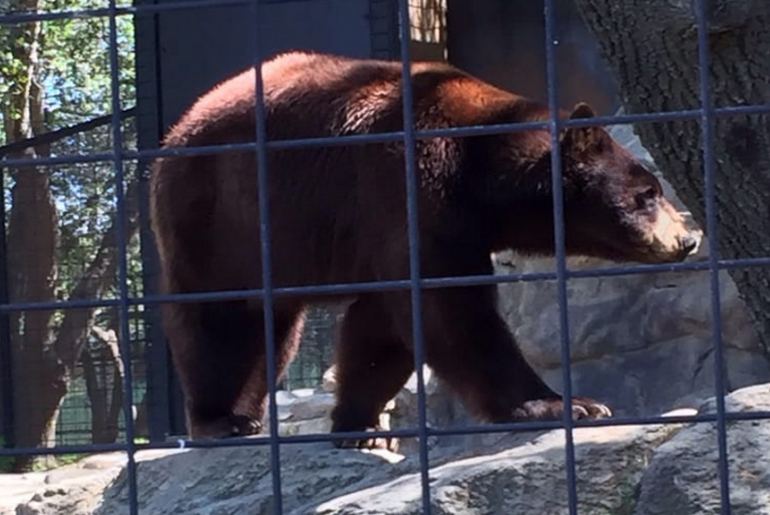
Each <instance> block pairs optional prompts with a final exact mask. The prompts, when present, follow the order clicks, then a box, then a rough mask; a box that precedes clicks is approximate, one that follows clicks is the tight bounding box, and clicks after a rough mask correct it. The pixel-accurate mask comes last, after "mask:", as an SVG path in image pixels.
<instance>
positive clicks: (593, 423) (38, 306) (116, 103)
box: [0, 0, 770, 514]
mask: <svg viewBox="0 0 770 515" xmlns="http://www.w3.org/2000/svg"><path fill="white" fill-rule="evenodd" d="M281 1H282V0H272V1H271V0H262V1H260V0H199V1H192V0H190V1H183V2H173V3H164V4H157V5H139V6H133V7H123V6H118V5H116V1H115V0H110V3H109V7H108V8H105V9H89V10H82V11H61V12H45V13H15V14H5V15H0V25H8V24H17V23H25V22H32V21H44V20H60V19H75V18H84V17H94V16H100V17H107V18H109V39H110V64H111V82H112V92H111V94H112V111H113V114H112V119H111V122H112V135H113V149H112V152H109V153H98V154H88V155H69V156H55V157H49V158H41V159H27V158H14V159H5V160H3V161H0V165H2V166H4V167H13V168H20V167H27V166H32V165H53V164H63V163H84V162H94V161H112V162H113V164H114V169H115V181H116V192H117V195H116V197H117V198H116V201H117V209H118V213H119V219H121V220H122V218H123V217H124V212H125V206H124V181H123V167H124V162H125V161H126V160H130V159H138V158H142V159H149V158H154V157H159V156H165V155H201V154H214V153H224V152H230V151H244V150H247V151H255V152H256V154H257V162H258V167H257V170H255V181H257V183H258V189H259V209H260V241H261V250H262V252H261V255H262V260H263V267H262V270H263V276H262V280H263V283H262V284H263V287H262V288H258V289H249V290H238V291H219V292H206V293H191V294H173V295H151V296H141V297H132V296H130V295H129V292H128V289H127V285H126V273H127V262H126V239H125V234H123V232H122V231H120V232H119V237H118V247H119V252H120V263H119V281H120V288H119V295H118V296H117V297H115V298H101V299H86V300H67V301H52V302H26V303H13V304H2V305H0V312H10V311H19V310H50V309H67V308H89V307H90V308H93V307H100V306H111V307H115V308H117V309H118V310H119V313H120V342H121V345H122V352H121V357H122V359H123V360H124V366H125V377H124V392H125V396H124V401H123V409H124V414H125V421H126V428H125V433H126V442H125V443H115V444H93V445H69V446H58V447H53V448H4V449H0V456H19V455H46V454H51V455H58V454H68V453H96V452H112V451H125V452H126V453H127V455H128V464H127V467H128V470H127V472H128V479H129V483H128V486H129V508H130V512H131V513H132V514H135V513H138V497H137V478H136V474H137V470H136V461H135V454H136V452H137V451H139V450H144V449H167V448H176V447H179V446H184V447H188V448H201V447H206V448H209V447H233V446H259V445H268V446H270V449H271V472H272V480H273V495H274V503H273V509H274V512H275V513H277V514H280V513H282V495H281V491H282V483H281V467H280V449H281V446H282V445H289V444H297V443H309V442H329V441H334V440H338V439H350V438H372V437H417V438H418V439H419V463H420V478H421V482H422V506H423V511H424V512H425V513H429V512H430V510H431V501H430V494H431V492H430V485H429V481H428V478H429V467H430V463H429V455H428V442H427V440H428V437H430V436H442V435H459V434H479V433H493V432H509V431H533V430H543V429H557V428H562V429H565V435H566V445H565V453H566V474H567V478H566V479H567V485H568V506H569V512H570V513H571V514H576V513H577V511H578V510H577V505H578V504H577V491H576V481H575V450H574V445H573V431H574V429H575V428H581V427H607V426H620V425H632V424H677V423H692V422H711V423H714V422H715V423H716V425H717V432H718V449H719V461H718V472H719V478H720V491H721V501H722V503H721V511H722V513H723V514H729V513H730V491H729V478H728V466H727V444H726V422H727V421H738V420H760V419H770V412H751V413H728V412H726V410H725V403H724V384H723V377H722V371H723V366H724V355H723V354H724V353H723V347H724V344H723V342H722V338H721V320H720V315H721V313H720V291H719V283H718V274H719V271H720V270H724V269H731V268H736V267H756V266H768V265H770V257H762V258H751V259H725V260H723V259H720V258H719V255H718V248H717V242H718V238H717V234H716V233H717V221H716V212H715V205H714V203H715V187H714V182H715V180H714V175H715V158H714V150H713V138H714V123H715V120H716V119H717V118H718V117H722V116H731V115H746V114H770V105H755V106H735V107H724V108H715V107H714V105H713V102H712V99H711V92H710V78H709V75H708V70H709V66H708V65H709V61H710V56H709V49H708V44H707V25H708V20H707V15H706V10H705V4H706V2H705V0H697V1H696V2H694V6H695V9H696V15H697V29H698V42H699V50H698V55H699V63H698V64H699V70H700V72H699V73H700V102H701V107H700V108H699V109H691V110H683V111H671V112H657V113H648V114H635V115H624V116H598V117H594V118H590V119H580V120H560V119H559V118H558V98H557V89H558V83H559V79H558V75H557V70H556V63H555V48H556V46H557V45H558V34H557V33H556V27H555V20H556V18H555V13H554V4H555V0H545V11H544V15H545V27H546V31H545V41H544V44H545V45H546V61H547V62H546V70H547V84H548V107H549V112H550V119H549V120H547V121H543V122H526V123H512V124H499V125H491V126H469V127H454V128H449V129H437V130H424V131H418V130H416V129H415V127H414V119H413V113H412V109H411V108H412V102H413V92H412V86H411V81H410V80H409V76H410V73H409V70H410V63H411V60H410V55H409V45H408V44H406V43H407V42H408V41H409V37H410V34H409V27H410V24H409V22H408V16H409V11H408V0H394V1H397V3H398V12H399V16H400V20H401V23H400V29H399V30H400V35H401V42H402V44H401V60H402V71H403V77H404V79H405V80H403V81H402V88H403V91H402V94H403V99H404V102H403V122H404V124H403V126H404V129H403V130H402V131H395V132H390V133H380V134H367V135H354V136H343V137H322V138H305V139H294V140H280V141H275V140H274V141H267V138H266V127H265V118H266V115H265V106H264V99H263V95H262V93H263V85H262V78H261V77H262V75H261V68H260V63H261V55H260V52H259V48H260V35H259V32H258V30H256V43H257V45H256V48H257V52H256V55H255V58H254V66H255V69H256V71H257V73H256V84H255V89H256V110H255V116H256V129H257V130H256V132H257V134H256V140H255V141H254V142H252V143H239V144H230V145H221V146H210V147H196V148H172V149H153V150H140V151H128V150H125V149H124V148H123V145H122V135H121V129H120V121H121V112H122V111H121V101H120V96H119V90H118V63H117V57H118V54H117V34H116V17H118V16H126V15H138V14H147V13H157V12H161V11H172V10H180V9H195V8H205V7H213V6H216V7H220V8H223V7H229V6H244V5H249V6H251V8H252V13H253V15H254V17H255V23H254V27H255V29H256V28H257V27H258V26H259V24H258V23H256V19H257V18H258V17H259V12H260V6H261V5H264V4H270V3H280V2H281ZM283 1H286V0H283ZM672 120H696V121H700V122H701V124H702V135H701V138H702V141H703V148H704V152H703V161H704V180H705V198H706V212H707V223H706V230H707V233H708V235H709V256H708V260H707V261H705V262H688V263H675V264H657V265H630V266H612V267H602V268H594V269H588V270H570V269H569V268H568V267H567V264H566V252H565V242H564V208H563V199H562V188H561V184H562V181H561V172H562V170H561V164H562V163H561V156H560V153H559V152H552V153H551V160H552V161H551V165H552V181H553V214H554V221H555V227H554V239H555V243H556V245H555V248H556V270H555V271H554V272H539V273H523V274H509V275H503V276H492V275H481V276H478V275H477V276H463V277H439V278H428V279H424V278H422V277H421V275H420V261H419V252H420V239H419V232H418V220H417V208H416V203H417V187H418V186H417V185H418V182H417V172H416V162H415V145H416V142H417V141H418V140H419V139H424V138H433V137H439V136H441V137H462V136H475V135H482V134H501V133H510V132H521V131H528V130H535V129H540V130H542V129H547V130H549V131H550V134H551V142H552V145H553V148H557V147H558V145H559V132H560V131H562V130H563V129H565V128H567V127H587V126H600V125H613V124H628V123H646V122H666V121H672ZM382 142H402V143H403V144H404V148H405V152H404V157H405V177H406V185H407V205H406V206H405V209H406V210H407V220H408V241H409V253H410V259H409V265H410V271H409V278H408V279H404V280H392V281H380V282H362V283H346V284H324V285H312V286H297V287H273V284H272V281H271V263H270V220H269V205H268V198H267V184H268V182H269V177H270V170H269V168H268V166H267V152H268V150H270V149H290V148H306V147H318V146H333V145H355V144H369V143H382ZM118 227H121V228H122V227H123V223H119V224H118ZM687 270H691V271H695V270H700V271H705V270H708V271H709V273H710V278H711V283H710V286H711V306H712V308H711V313H712V317H713V320H714V324H713V342H714V349H715V360H714V367H715V370H714V374H715V378H716V379H715V395H716V399H717V403H716V408H717V409H716V413H715V414H699V415H694V416H671V417H662V416H645V417H621V418H610V419H601V420H578V421H573V419H572V417H571V413H572V410H571V405H572V401H571V374H570V367H569V362H570V350H569V349H570V335H569V319H568V309H567V289H566V284H567V281H568V280H569V279H571V278H579V277H605V276H620V275H634V274H645V273H653V272H675V271H687ZM544 280H547V281H554V280H555V281H556V282H557V284H558V290H557V292H558V304H559V309H560V319H559V322H560V329H561V358H562V363H563V364H564V366H563V376H562V379H563V385H564V386H563V388H564V391H563V395H564V405H565V409H564V416H563V419H562V420H561V421H537V422H517V423H501V424H479V425H473V426H467V427H463V428H449V429H446V428H432V427H428V425H427V423H426V393H425V387H424V383H423V377H422V370H423V367H422V365H423V363H424V361H425V359H424V341H423V333H422V320H421V294H422V290H423V289H427V288H446V287H461V286H473V285H490V284H498V283H510V282H528V281H544ZM386 290H409V291H410V294H411V301H412V302H411V306H412V309H411V317H412V330H413V344H414V361H415V370H416V373H417V376H418V381H417V384H418V390H417V396H418V427H417V428H414V429H402V430H393V431H376V432H347V433H330V434H305V435H293V436H282V435H279V433H278V424H277V423H276V422H277V420H278V417H277V404H276V402H275V400H276V399H275V395H276V381H275V380H276V370H275V341H274V332H275V331H274V326H273V316H272V314H273V302H274V300H275V299H276V298H279V297H285V296H294V295H306V294H311V293H312V294H340V293H361V292H371V291H386ZM244 298H259V299H262V301H263V307H264V314H265V326H264V331H265V337H266V347H267V352H266V355H267V363H268V366H267V375H268V387H269V400H270V404H269V406H270V409H269V417H270V422H271V423H270V433H269V434H268V435H265V436H258V437H249V438H229V439H224V440H215V441H211V440H200V441H195V440H191V441H187V440H180V441H178V442H150V443H146V444H138V443H136V442H135V441H134V427H133V418H132V404H133V399H132V391H133V388H132V375H131V363H130V352H128V348H126V346H127V345H128V342H129V338H128V336H129V326H128V323H129V308H130V306H133V305H137V304H157V303H163V302H200V301H205V300H232V299H244Z"/></svg>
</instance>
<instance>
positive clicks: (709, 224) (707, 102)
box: [693, 0, 732, 515]
mask: <svg viewBox="0 0 770 515" xmlns="http://www.w3.org/2000/svg"><path fill="white" fill-rule="evenodd" d="M693 7H694V9H695V11H696V12H695V17H696V20H697V25H698V70H699V77H698V79H699V86H700V103H701V113H702V115H701V120H700V121H701V141H702V144H703V157H702V159H703V172H704V197H705V203H706V233H707V234H708V249H709V256H708V262H709V273H710V280H711V281H710V283H711V284H710V286H711V320H712V338H713V342H714V389H715V396H716V409H717V421H716V425H717V444H718V447H719V462H718V472H719V493H720V496H721V508H722V509H721V512H722V515H730V513H731V511H732V509H731V507H730V475H729V474H730V472H729V468H728V466H727V427H726V424H725V397H724V395H725V391H724V375H723V374H724V365H725V362H724V344H723V341H722V306H721V300H720V291H719V264H718V262H719V232H718V231H719V229H718V226H717V212H716V210H717V204H716V189H715V182H716V177H715V175H716V166H715V165H716V160H715V157H714V124H715V121H716V120H715V119H714V113H713V110H714V105H713V98H712V96H711V58H710V56H709V40H708V24H709V21H708V12H707V11H706V4H705V2H704V1H703V0H698V1H697V2H696V3H695V4H693Z"/></svg>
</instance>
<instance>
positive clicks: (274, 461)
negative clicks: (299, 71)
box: [251, 0, 283, 515]
mask: <svg viewBox="0 0 770 515" xmlns="http://www.w3.org/2000/svg"><path fill="white" fill-rule="evenodd" d="M251 6H252V8H253V10H254V25H255V27H254V96H255V99H254V100H255V102H254V115H255V118H256V129H257V130H256V135H255V138H256V145H257V188H258V196H259V199H258V201H259V241H260V251H261V255H262V291H263V295H262V309H263V313H264V317H265V328H264V329H265V361H266V367H265V368H266V369H267V388H268V398H269V403H268V414H269V418H270V464H271V470H270V473H271V477H272V482H273V513H275V514H276V515H281V514H282V513H283V496H282V494H281V448H280V440H279V439H278V403H277V402H276V397H275V390H276V383H277V374H276V370H275V361H276V360H275V346H276V342H275V322H274V320H273V311H274V310H273V271H272V256H271V245H270V204H269V202H270V192H269V189H268V188H269V170H268V167H267V126H266V116H267V114H266V112H265V98H264V83H263V82H262V55H261V50H262V41H261V34H262V30H261V26H260V24H261V22H262V20H261V18H260V15H259V13H260V8H259V7H260V0H252V4H251Z"/></svg>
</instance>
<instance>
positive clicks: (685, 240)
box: [679, 234, 698, 255]
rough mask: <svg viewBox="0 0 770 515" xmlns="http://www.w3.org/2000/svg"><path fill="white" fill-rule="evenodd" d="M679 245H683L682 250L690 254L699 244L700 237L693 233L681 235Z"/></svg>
mask: <svg viewBox="0 0 770 515" xmlns="http://www.w3.org/2000/svg"><path fill="white" fill-rule="evenodd" d="M679 245H680V246H681V247H682V252H683V253H685V254H686V255H687V254H690V252H692V251H693V250H694V249H695V247H697V246H698V238H696V237H695V236H693V235H692V234H688V235H686V236H681V237H680V238H679Z"/></svg>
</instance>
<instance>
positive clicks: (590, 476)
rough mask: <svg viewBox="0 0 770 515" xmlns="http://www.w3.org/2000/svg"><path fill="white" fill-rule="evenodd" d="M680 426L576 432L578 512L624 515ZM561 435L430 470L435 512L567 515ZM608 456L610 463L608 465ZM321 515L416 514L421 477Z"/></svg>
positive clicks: (337, 502)
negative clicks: (659, 449)
mask: <svg viewBox="0 0 770 515" xmlns="http://www.w3.org/2000/svg"><path fill="white" fill-rule="evenodd" d="M678 428H679V426H676V425H668V426H666V425H658V426H649V427H633V426H626V427H616V428H602V429H597V428H595V429H581V430H579V431H576V432H575V433H574V443H575V463H576V468H577V492H578V512H580V513H591V514H596V515H600V514H608V515H609V514H617V513H627V512H628V511H629V508H630V507H632V506H633V503H634V488H635V485H636V484H637V483H638V481H639V479H640V478H641V476H642V473H643V471H644V467H645V465H646V463H647V461H648V460H649V457H650V455H651V454H652V452H653V451H654V449H655V447H656V446H657V445H660V443H662V442H664V441H666V440H667V439H668V438H670V437H671V435H673V434H674V433H675V432H676V431H677V430H678ZM565 456H566V454H565V450H564V432H563V431H562V430H558V431H551V432H549V433H546V434H545V435H543V436H541V437H539V438H537V439H536V440H534V441H532V442H531V443H530V444H528V445H522V446H519V447H515V448H513V449H509V450H505V451H503V452H499V453H495V454H491V455H487V456H479V457H475V458H468V459H463V460H459V461H453V462H451V463H447V464H445V465H442V466H439V467H436V468H434V469H432V470H431V471H430V478H431V512H432V513H435V514H450V513H451V514H460V513H462V514H482V513H548V514H551V513H554V514H555V513H568V501H567V482H566V469H565ZM608 458H609V459H608ZM315 513H319V514H325V515H326V514H328V515H331V514H340V515H354V514H355V515H359V514H375V513H377V514H383V515H385V514H415V515H416V514H420V513H423V510H422V495H421V488H420V476H419V474H409V475H406V476H403V477H399V478H398V479H395V480H393V481H389V482H387V483H384V484H380V485H377V486H374V487H372V488H368V489H366V490H363V491H359V492H355V493H352V494H348V495H345V496H341V497H339V498H337V499H334V500H332V501H328V502H326V503H323V504H321V505H320V506H318V508H317V509H316V511H315Z"/></svg>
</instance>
